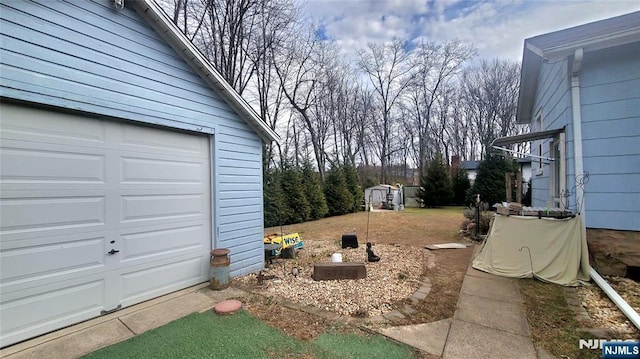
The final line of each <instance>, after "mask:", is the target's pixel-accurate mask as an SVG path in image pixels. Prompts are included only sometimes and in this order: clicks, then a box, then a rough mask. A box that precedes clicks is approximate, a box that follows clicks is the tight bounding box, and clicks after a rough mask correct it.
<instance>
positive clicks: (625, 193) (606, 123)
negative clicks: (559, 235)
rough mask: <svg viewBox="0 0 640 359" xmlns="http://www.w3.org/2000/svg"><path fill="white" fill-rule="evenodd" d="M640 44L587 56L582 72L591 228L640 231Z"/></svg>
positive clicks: (583, 132) (588, 215)
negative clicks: (639, 218) (639, 55)
mask: <svg viewBox="0 0 640 359" xmlns="http://www.w3.org/2000/svg"><path fill="white" fill-rule="evenodd" d="M638 53H640V42H637V43H634V44H630V45H625V46H618V47H613V48H609V49H606V50H600V51H595V52H591V53H587V54H585V57H584V63H583V69H582V73H581V76H580V91H581V98H580V101H581V105H582V137H583V141H582V145H583V161H584V169H585V171H588V172H589V182H588V183H587V184H586V186H585V197H586V199H585V201H586V203H587V227H594V228H610V229H621V230H640V224H638V221H637V218H638V217H639V216H640V208H639V207H638V204H639V203H640V58H639V57H638V55H637V54H638Z"/></svg>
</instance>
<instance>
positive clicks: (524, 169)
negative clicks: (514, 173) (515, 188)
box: [516, 156, 531, 194]
mask: <svg viewBox="0 0 640 359" xmlns="http://www.w3.org/2000/svg"><path fill="white" fill-rule="evenodd" d="M516 165H517V167H518V171H520V173H522V194H526V193H527V190H528V189H529V180H530V179H531V157H529V156H527V157H524V158H516Z"/></svg>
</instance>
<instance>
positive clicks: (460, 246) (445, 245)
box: [425, 243, 467, 250]
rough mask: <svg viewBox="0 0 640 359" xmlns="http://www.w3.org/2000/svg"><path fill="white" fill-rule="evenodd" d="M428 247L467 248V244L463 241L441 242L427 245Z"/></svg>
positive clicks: (433, 248)
mask: <svg viewBox="0 0 640 359" xmlns="http://www.w3.org/2000/svg"><path fill="white" fill-rule="evenodd" d="M425 248H426V249H431V250H436V249H463V248H467V246H466V245H464V244H462V243H440V244H430V245H428V246H425Z"/></svg>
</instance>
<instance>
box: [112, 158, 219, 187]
mask: <svg viewBox="0 0 640 359" xmlns="http://www.w3.org/2000/svg"><path fill="white" fill-rule="evenodd" d="M203 168H206V167H205V166H203V163H202V161H200V162H193V161H177V160H175V159H166V160H160V159H149V158H135V157H123V158H122V181H121V183H122V184H124V185H126V184H144V185H148V184H162V185H166V184H176V185H183V184H199V185H204V184H205V180H206V178H207V175H206V173H204V171H203Z"/></svg>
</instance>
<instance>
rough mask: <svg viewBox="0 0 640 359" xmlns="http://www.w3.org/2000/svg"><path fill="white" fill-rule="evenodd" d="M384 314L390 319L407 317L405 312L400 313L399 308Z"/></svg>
mask: <svg viewBox="0 0 640 359" xmlns="http://www.w3.org/2000/svg"><path fill="white" fill-rule="evenodd" d="M382 316H383V317H385V319H388V320H394V319H398V320H400V319H404V318H405V316H404V314H402V313H400V312H399V311H397V310H392V311H390V312H387V313H384V314H383V315H382Z"/></svg>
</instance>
